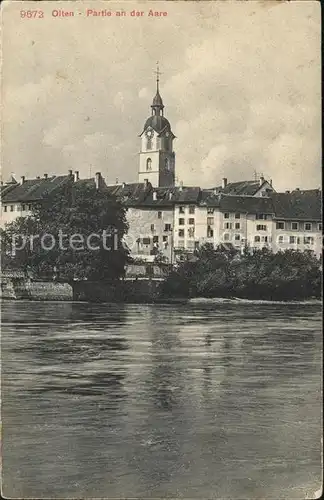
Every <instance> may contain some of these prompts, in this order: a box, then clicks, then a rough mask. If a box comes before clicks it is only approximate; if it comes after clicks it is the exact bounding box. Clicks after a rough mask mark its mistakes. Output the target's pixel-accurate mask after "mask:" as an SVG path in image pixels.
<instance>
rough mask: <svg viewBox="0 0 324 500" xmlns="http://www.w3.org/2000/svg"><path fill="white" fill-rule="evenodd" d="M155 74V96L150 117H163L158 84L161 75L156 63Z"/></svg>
mask: <svg viewBox="0 0 324 500" xmlns="http://www.w3.org/2000/svg"><path fill="white" fill-rule="evenodd" d="M154 73H155V74H156V94H155V97H154V99H153V102H152V105H151V108H152V115H157V116H161V115H162V116H163V108H164V105H163V101H162V97H161V95H160V88H159V83H160V75H161V74H162V73H161V72H160V69H159V62H157V63H156V71H155V72H154Z"/></svg>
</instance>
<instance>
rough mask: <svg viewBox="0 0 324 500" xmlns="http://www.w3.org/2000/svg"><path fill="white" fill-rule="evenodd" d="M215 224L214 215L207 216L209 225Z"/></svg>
mask: <svg viewBox="0 0 324 500" xmlns="http://www.w3.org/2000/svg"><path fill="white" fill-rule="evenodd" d="M213 225H214V217H207V226H213Z"/></svg>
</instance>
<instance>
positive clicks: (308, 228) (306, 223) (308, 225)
mask: <svg viewBox="0 0 324 500" xmlns="http://www.w3.org/2000/svg"><path fill="white" fill-rule="evenodd" d="M304 228H305V231H311V230H312V224H311V222H305V225H304Z"/></svg>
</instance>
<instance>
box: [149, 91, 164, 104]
mask: <svg viewBox="0 0 324 500" xmlns="http://www.w3.org/2000/svg"><path fill="white" fill-rule="evenodd" d="M151 107H152V108H155V107H159V108H164V105H163V101H162V97H161V96H160V92H159V89H157V90H156V94H155V97H154V98H153V102H152V106H151Z"/></svg>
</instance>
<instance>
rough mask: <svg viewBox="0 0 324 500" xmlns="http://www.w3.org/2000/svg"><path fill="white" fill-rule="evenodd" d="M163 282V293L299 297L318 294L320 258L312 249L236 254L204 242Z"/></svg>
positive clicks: (206, 295)
mask: <svg viewBox="0 0 324 500" xmlns="http://www.w3.org/2000/svg"><path fill="white" fill-rule="evenodd" d="M195 256H196V261H195V262H185V263H183V264H181V265H180V266H179V267H178V268H177V270H176V271H174V272H173V273H171V274H170V275H169V276H168V278H167V279H166V281H165V283H164V284H163V287H162V290H163V292H164V293H165V294H166V295H171V296H172V295H177V296H179V295H180V296H183V297H189V296H190V297H192V296H200V297H241V298H249V299H276V300H298V299H304V298H307V297H320V296H321V262H320V260H319V259H317V258H316V256H315V255H314V254H313V253H311V252H300V251H295V250H286V251H284V252H278V253H273V252H272V251H271V250H269V249H266V248H263V249H261V250H258V251H255V252H254V253H253V254H250V253H249V252H244V253H243V255H239V254H238V253H237V252H236V251H235V249H231V248H226V247H218V248H216V249H214V248H213V246H212V245H210V244H207V245H204V246H203V247H201V248H200V249H199V250H197V251H196V253H195Z"/></svg>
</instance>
